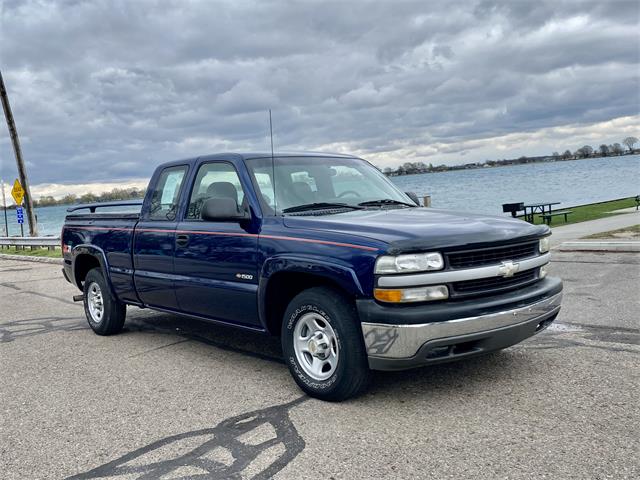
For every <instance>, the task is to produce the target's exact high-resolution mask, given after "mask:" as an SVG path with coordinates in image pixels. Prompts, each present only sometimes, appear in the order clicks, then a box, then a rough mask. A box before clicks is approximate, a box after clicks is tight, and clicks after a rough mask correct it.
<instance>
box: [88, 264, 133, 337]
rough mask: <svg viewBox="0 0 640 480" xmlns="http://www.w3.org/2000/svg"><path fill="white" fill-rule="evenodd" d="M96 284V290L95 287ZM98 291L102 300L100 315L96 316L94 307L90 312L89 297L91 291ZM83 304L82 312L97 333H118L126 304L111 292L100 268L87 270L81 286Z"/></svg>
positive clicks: (125, 313) (124, 315)
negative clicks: (82, 286)
mask: <svg viewBox="0 0 640 480" xmlns="http://www.w3.org/2000/svg"><path fill="white" fill-rule="evenodd" d="M94 285H95V286H97V290H96V289H95V287H94ZM96 291H98V292H99V293H100V297H101V300H102V315H101V317H98V316H97V315H96V314H95V311H96V310H95V308H94V310H93V312H94V313H92V308H91V307H90V305H89V303H90V301H91V300H90V297H91V295H92V292H93V293H95V292H96ZM83 297H84V298H83V304H84V314H85V315H86V317H87V322H89V326H90V327H91V329H92V330H93V331H94V332H95V333H97V334H98V335H113V334H115V333H119V332H120V331H121V330H122V327H123V325H124V319H125V317H126V316H127V306H126V305H125V304H124V303H122V302H120V301H118V299H116V298H115V297H114V296H113V295H112V294H111V289H110V288H109V286H108V285H107V282H106V280H105V278H104V276H103V275H102V270H101V269H100V268H94V269H91V270H89V273H87V276H86V277H85V279H84V288H83Z"/></svg>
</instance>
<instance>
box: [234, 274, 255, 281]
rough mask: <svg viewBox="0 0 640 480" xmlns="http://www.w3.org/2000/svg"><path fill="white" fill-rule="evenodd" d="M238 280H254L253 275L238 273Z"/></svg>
mask: <svg viewBox="0 0 640 480" xmlns="http://www.w3.org/2000/svg"><path fill="white" fill-rule="evenodd" d="M236 278H239V279H240V280H253V275H249V274H248V273H236Z"/></svg>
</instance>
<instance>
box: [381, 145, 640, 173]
mask: <svg viewBox="0 0 640 480" xmlns="http://www.w3.org/2000/svg"><path fill="white" fill-rule="evenodd" d="M638 154H640V150H634V151H632V152H624V153H620V154H616V155H590V156H588V157H575V156H574V157H570V158H562V157H554V156H552V155H543V156H539V157H520V158H512V159H508V160H485V161H484V162H474V163H465V164H462V165H451V166H448V165H437V166H433V165H431V164H429V166H426V165H425V167H426V168H417V170H416V171H406V169H404V170H403V171H401V172H399V171H398V169H396V170H391V171H388V170H386V169H385V170H383V171H382V173H383V174H385V175H386V176H387V177H406V176H409V175H423V174H425V173H440V172H451V171H459V170H476V169H480V168H498V167H513V166H517V165H527V164H531V163H552V162H570V161H573V160H593V159H597V158H618V157H625V156H632V155H638ZM405 165H406V164H405ZM398 168H401V167H398Z"/></svg>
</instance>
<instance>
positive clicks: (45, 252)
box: [0, 247, 62, 258]
mask: <svg viewBox="0 0 640 480" xmlns="http://www.w3.org/2000/svg"><path fill="white" fill-rule="evenodd" d="M0 253H6V254H9V255H20V256H27V257H49V258H62V252H61V251H60V249H59V248H56V249H55V250H49V249H47V248H36V249H34V250H31V248H29V247H27V248H25V249H24V250H22V249H20V250H18V249H17V248H16V247H9V249H8V250H7V249H6V248H0Z"/></svg>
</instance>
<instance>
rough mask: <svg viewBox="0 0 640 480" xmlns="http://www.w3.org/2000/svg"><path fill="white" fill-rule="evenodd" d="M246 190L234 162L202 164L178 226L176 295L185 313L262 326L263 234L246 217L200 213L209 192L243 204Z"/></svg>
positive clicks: (208, 197)
mask: <svg viewBox="0 0 640 480" xmlns="http://www.w3.org/2000/svg"><path fill="white" fill-rule="evenodd" d="M244 190H245V189H244V187H243V185H242V183H241V181H240V178H239V176H238V173H237V171H236V169H235V167H234V165H233V164H232V163H229V162H225V161H214V162H206V163H202V164H201V165H200V166H199V168H198V171H197V174H196V177H195V180H194V183H193V188H192V190H191V195H190V198H189V204H188V208H187V211H186V213H185V216H184V219H183V220H182V221H181V222H179V223H178V226H177V231H176V251H175V273H176V295H177V297H178V304H179V306H180V310H182V311H184V312H185V313H190V314H193V315H198V316H202V317H206V318H210V319H214V320H219V321H224V322H229V323H237V324H244V325H249V326H259V325H260V323H259V321H258V309H257V290H258V272H257V251H258V236H257V235H255V234H252V233H250V232H249V231H248V230H247V229H246V228H245V226H246V224H245V222H240V221H237V220H236V221H229V222H224V221H204V220H202V219H201V217H200V213H201V209H202V206H203V204H204V202H205V201H206V200H208V199H210V198H214V199H215V198H220V197H225V198H232V199H234V200H235V201H236V202H237V203H238V205H242V204H243V202H245V201H246V200H245V195H244ZM247 223H248V222H247Z"/></svg>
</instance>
